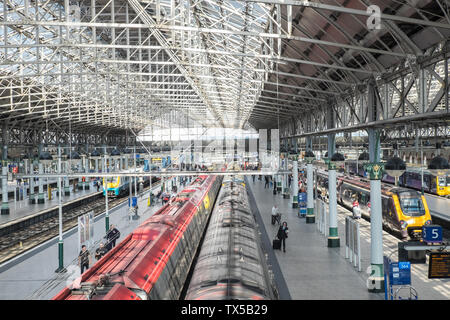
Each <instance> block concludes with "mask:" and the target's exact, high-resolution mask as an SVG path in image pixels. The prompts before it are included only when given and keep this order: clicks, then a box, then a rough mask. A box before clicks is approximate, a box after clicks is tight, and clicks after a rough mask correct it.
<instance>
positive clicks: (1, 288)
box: [0, 183, 161, 300]
mask: <svg viewBox="0 0 450 320" xmlns="http://www.w3.org/2000/svg"><path fill="white" fill-rule="evenodd" d="M158 188H160V185H159V183H158V184H155V185H154V187H153V191H154V192H156V190H157V189H158ZM148 195H149V192H148V191H146V192H145V194H144V196H143V197H142V198H138V206H139V215H140V216H141V217H140V219H139V220H136V221H133V220H131V221H130V220H129V219H128V205H127V202H124V203H123V204H121V205H120V206H118V207H116V208H114V209H112V210H110V223H111V224H114V225H116V228H117V229H118V230H119V231H120V239H119V240H118V241H117V242H120V241H121V240H122V239H123V238H125V237H126V236H127V235H128V234H129V233H131V232H132V231H133V230H134V229H135V228H136V227H137V226H138V225H139V224H140V223H142V222H143V221H144V220H145V219H147V218H149V217H150V216H152V215H153V214H154V213H155V212H156V211H157V210H158V209H159V208H160V207H161V203H158V204H156V205H155V206H152V207H150V208H149V207H147V199H148ZM104 235H105V218H104V214H101V215H98V216H97V217H96V218H95V223H94V241H95V242H97V243H98V242H100V241H102V238H103V236H104ZM77 241H78V233H77V228H74V229H72V230H70V231H67V232H66V233H65V234H64V266H65V267H66V268H68V270H73V269H71V268H77V267H76V264H77V257H78V253H79V252H78V244H77ZM31 251H32V252H28V253H24V254H23V255H22V256H18V257H16V258H15V259H13V260H11V261H9V262H6V263H5V264H3V265H0V299H1V300H5V299H14V300H16V299H29V298H33V299H51V298H52V297H53V296H55V295H56V294H57V293H58V292H59V291H60V290H62V289H63V288H64V286H65V285H66V281H68V280H70V277H73V274H72V273H70V272H68V273H64V274H62V275H57V274H56V273H55V272H54V271H55V270H56V268H57V267H58V239H57V237H56V238H54V239H52V240H49V241H48V242H46V243H44V244H41V245H40V246H38V247H36V248H35V249H33V250H31ZM24 255H25V257H24ZM92 261H93V262H95V258H94V257H93V256H92ZM70 266H71V267H70ZM72 280H73V279H72ZM70 282H71V281H70Z"/></svg>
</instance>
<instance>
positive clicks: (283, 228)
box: [277, 221, 289, 252]
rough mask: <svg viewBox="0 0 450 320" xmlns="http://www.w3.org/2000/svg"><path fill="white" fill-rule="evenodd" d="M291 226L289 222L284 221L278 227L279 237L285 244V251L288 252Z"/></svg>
mask: <svg viewBox="0 0 450 320" xmlns="http://www.w3.org/2000/svg"><path fill="white" fill-rule="evenodd" d="M288 233H289V228H288V226H287V222H286V221H284V222H283V224H282V225H281V226H280V228H279V229H278V233H277V237H278V239H280V240H281V242H282V244H283V251H284V252H286V238H287V237H288Z"/></svg>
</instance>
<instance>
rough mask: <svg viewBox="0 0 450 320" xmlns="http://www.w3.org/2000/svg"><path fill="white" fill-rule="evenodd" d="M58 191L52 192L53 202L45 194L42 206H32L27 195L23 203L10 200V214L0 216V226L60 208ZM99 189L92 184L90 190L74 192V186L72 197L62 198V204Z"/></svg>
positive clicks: (45, 193) (71, 191)
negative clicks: (40, 212)
mask: <svg viewBox="0 0 450 320" xmlns="http://www.w3.org/2000/svg"><path fill="white" fill-rule="evenodd" d="M56 191H57V190H56V189H55V190H54V191H53V192H52V200H48V194H47V192H44V196H45V203H40V204H30V203H29V202H28V201H29V195H28V194H27V198H26V199H24V200H21V201H14V198H12V199H9V201H8V203H9V214H3V215H0V225H2V224H4V223H7V222H10V221H13V220H16V219H18V218H22V217H26V216H28V215H32V214H34V213H37V212H39V211H43V210H46V209H50V208H54V207H57V206H58V196H57V192H56ZM96 192H97V188H94V187H93V184H92V183H91V184H90V188H89V190H76V191H75V192H74V191H73V186H71V188H70V196H64V193H63V197H62V203H63V204H64V203H66V202H69V201H72V200H75V199H77V198H80V197H82V196H85V195H88V194H92V193H96Z"/></svg>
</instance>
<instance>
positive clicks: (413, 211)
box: [398, 191, 425, 217]
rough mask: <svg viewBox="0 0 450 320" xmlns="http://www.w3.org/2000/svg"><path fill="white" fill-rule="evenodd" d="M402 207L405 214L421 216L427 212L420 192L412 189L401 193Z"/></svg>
mask: <svg viewBox="0 0 450 320" xmlns="http://www.w3.org/2000/svg"><path fill="white" fill-rule="evenodd" d="M398 197H399V200H400V207H401V209H402V211H403V214H404V215H405V216H410V217H419V216H423V215H424V214H425V207H424V205H423V203H422V198H421V197H420V194H419V193H417V192H412V191H404V192H400V193H399V196H398Z"/></svg>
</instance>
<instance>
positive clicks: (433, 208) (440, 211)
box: [425, 194, 450, 224]
mask: <svg viewBox="0 0 450 320" xmlns="http://www.w3.org/2000/svg"><path fill="white" fill-rule="evenodd" d="M425 198H426V200H427V204H428V208H429V209H430V214H431V217H432V218H438V219H440V220H443V221H445V222H446V223H448V224H450V210H448V208H449V206H450V199H447V198H444V197H440V196H435V195H432V194H425Z"/></svg>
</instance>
